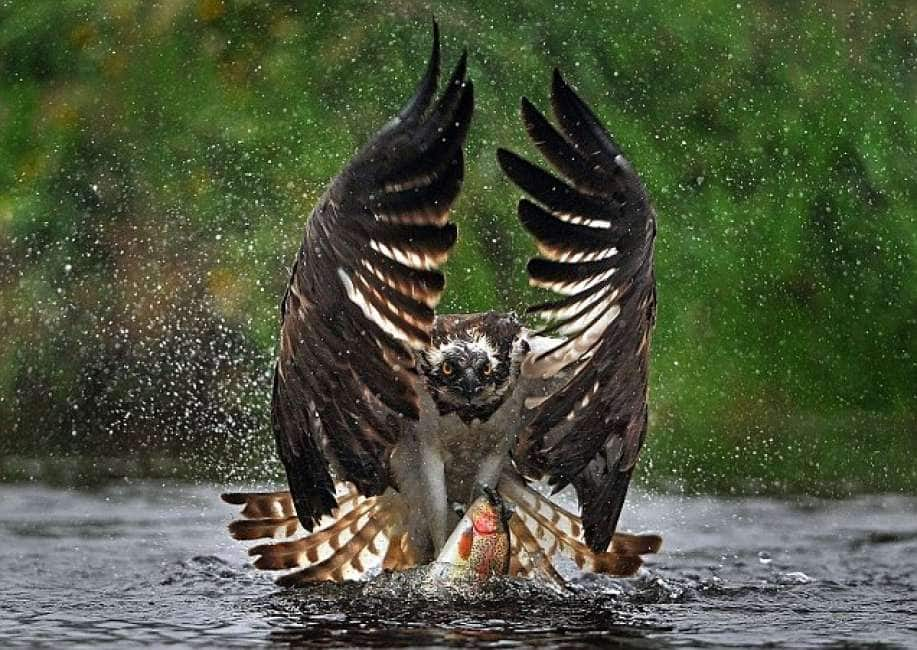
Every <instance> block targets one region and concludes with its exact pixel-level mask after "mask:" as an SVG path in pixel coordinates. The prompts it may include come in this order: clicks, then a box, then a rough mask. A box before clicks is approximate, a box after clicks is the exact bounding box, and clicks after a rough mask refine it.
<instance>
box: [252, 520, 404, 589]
mask: <svg viewBox="0 0 917 650" xmlns="http://www.w3.org/2000/svg"><path fill="white" fill-rule="evenodd" d="M389 517H390V513H389V512H388V511H382V512H381V513H376V515H375V516H374V517H373V516H371V517H368V518H366V519H365V523H364V524H363V526H361V527H359V528H358V529H357V530H356V532H354V533H353V535H352V536H351V537H350V539H348V540H347V542H345V543H344V544H343V545H342V546H341V547H339V548H337V549H335V550H334V552H333V553H332V554H331V555H330V556H328V557H327V558H325V559H324V560H320V561H318V562H315V563H312V564H309V565H308V566H306V567H305V568H303V569H299V570H298V571H294V572H292V573H288V574H286V575H283V576H281V577H280V578H278V579H277V584H278V585H280V586H282V587H291V586H293V585H298V584H303V583H307V582H321V581H328V580H330V581H334V582H343V581H345V580H356V579H358V578H361V577H363V576H364V575H365V574H366V572H367V571H369V570H370V569H373V568H376V567H378V566H380V564H381V563H382V561H383V558H384V556H385V554H386V553H387V551H388V547H389V537H388V535H387V534H386V531H385V529H386V526H387V524H388V520H389ZM360 521H364V520H363V518H362V517H361V518H360V519H358V520H357V522H360ZM256 566H257V564H256ZM259 568H260V567H259Z"/></svg>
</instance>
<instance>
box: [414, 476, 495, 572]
mask: <svg viewBox="0 0 917 650" xmlns="http://www.w3.org/2000/svg"><path fill="white" fill-rule="evenodd" d="M481 491H482V494H481V496H479V497H478V498H477V499H475V500H474V501H473V502H472V504H471V506H469V507H468V510H466V511H465V514H464V515H463V516H462V518H461V520H459V523H458V525H456V527H455V529H454V530H453V531H452V534H451V535H450V536H449V539H447V540H446V544H445V546H443V549H442V551H440V554H439V556H438V557H437V558H436V563H435V565H434V569H433V571H432V576H433V577H435V578H437V579H440V580H444V581H473V582H482V581H486V580H488V579H489V578H492V577H494V576H504V575H507V574H508V573H509V568H510V555H511V552H512V544H511V543H510V525H509V522H510V518H511V517H512V516H513V511H512V510H511V509H510V508H509V506H507V505H506V503H505V502H504V501H503V499H502V498H501V497H500V495H499V494H497V492H496V491H494V490H492V489H490V488H488V487H482V488H481Z"/></svg>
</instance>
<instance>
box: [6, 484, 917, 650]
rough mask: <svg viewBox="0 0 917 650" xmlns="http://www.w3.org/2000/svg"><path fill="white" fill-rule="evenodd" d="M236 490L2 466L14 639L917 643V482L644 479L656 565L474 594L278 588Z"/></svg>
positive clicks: (401, 583) (635, 525) (385, 583)
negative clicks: (797, 487) (738, 494)
mask: <svg viewBox="0 0 917 650" xmlns="http://www.w3.org/2000/svg"><path fill="white" fill-rule="evenodd" d="M219 491H220V490H219V489H218V488H217V487H215V486H200V487H189V486H168V485H166V486H164V485H160V484H150V483H144V484H139V485H122V486H111V487H108V488H105V489H103V490H100V491H92V492H88V491H73V490H61V489H52V488H47V487H41V486H34V485H26V486H0V646H3V647H8V646H13V645H47V646H54V647H57V646H59V645H61V644H62V643H67V644H68V645H87V646H90V645H91V646H98V645H104V644H110V645H117V646H118V647H126V646H131V645H149V644H155V645H168V644H181V645H205V646H214V645H219V646H224V647H235V646H245V647H251V646H262V645H272V644H282V645H310V644H316V645H323V646H327V645H337V646H388V645H422V646H457V645H471V644H474V645H490V646H510V645H522V646H530V645H540V646H558V647H585V646H593V645H597V644H602V645H606V646H607V645H611V646H618V647H639V648H659V647H698V646H699V647H754V646H758V647H760V646H769V647H773V646H780V647H813V646H815V647H832V648H841V647H843V648H851V647H859V646H868V647H877V648H892V647H895V648H897V647H917V614H915V612H917V498H914V497H899V496H864V497H858V498H853V499H849V500H846V501H821V500H807V499H801V500H797V501H792V502H790V501H778V500H769V499H747V498H741V499H740V498H736V499H729V498H701V497H697V498H684V497H674V496H659V495H645V494H635V495H633V498H632V499H631V500H630V503H629V506H628V509H627V511H626V512H625V521H624V525H625V527H629V528H632V529H636V530H639V529H656V530H661V531H663V532H664V534H665V540H666V541H665V545H664V548H663V552H662V553H661V554H660V555H659V556H658V557H656V558H653V559H652V560H651V561H650V563H649V564H648V568H647V571H646V572H645V573H644V575H642V576H641V577H639V578H636V579H633V580H611V579H607V578H604V577H597V578H592V579H583V580H579V581H577V582H576V583H575V584H574V587H575V589H576V593H575V594H573V595H572V596H566V597H565V596H559V595H556V594H553V593H551V592H549V591H546V590H544V589H540V588H537V587H535V586H533V585H531V584H530V583H525V582H519V581H513V580H506V581H503V582H500V583H497V584H494V585H491V586H490V587H489V588H488V589H487V590H485V591H484V592H483V593H481V594H478V595H477V596H474V597H470V596H462V595H461V594H455V593H452V594H449V593H447V594H442V595H440V596H431V594H430V593H429V592H426V591H424V590H422V589H419V588H418V587H417V586H416V585H417V581H416V580H415V576H410V575H408V576H396V577H383V578H378V579H376V580H375V581H373V582H370V583H368V584H357V585H348V586H345V587H339V586H335V585H323V586H319V587H315V588H308V589H298V590H280V589H278V588H276V587H275V586H274V585H273V584H272V582H271V579H270V576H268V575H266V574H263V573H260V572H257V571H255V570H253V569H251V568H249V567H248V566H247V565H246V556H245V555H244V552H243V547H242V546H241V545H240V544H238V543H237V542H234V541H232V540H231V539H229V537H228V535H227V534H226V532H225V525H226V523H227V522H228V521H229V520H230V518H231V517H232V514H233V512H234V510H233V508H231V507H230V506H226V505H224V504H222V503H220V502H219V500H218V498H217V495H218V493H219Z"/></svg>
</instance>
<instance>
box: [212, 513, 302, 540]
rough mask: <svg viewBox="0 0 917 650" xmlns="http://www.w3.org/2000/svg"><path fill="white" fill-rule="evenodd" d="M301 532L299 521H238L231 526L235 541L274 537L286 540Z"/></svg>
mask: <svg viewBox="0 0 917 650" xmlns="http://www.w3.org/2000/svg"><path fill="white" fill-rule="evenodd" d="M298 530H299V519H297V518H296V517H288V518H287V519H237V520H236V521H233V522H231V523H230V524H229V534H230V535H232V537H233V539H238V540H240V541H243V542H245V541H249V540H253V539H262V538H264V537H272V538H274V539H284V538H287V537H293V535H295V534H296V531H298Z"/></svg>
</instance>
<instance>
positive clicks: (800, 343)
mask: <svg viewBox="0 0 917 650" xmlns="http://www.w3.org/2000/svg"><path fill="white" fill-rule="evenodd" d="M494 4H495V3H483V2H474V1H471V0H465V1H460V2H452V3H443V4H438V3H434V4H432V5H430V4H427V3H422V2H411V1H410V0H409V1H407V2H400V3H394V4H392V3H386V2H379V3H365V2H335V3H328V5H327V6H325V7H323V8H318V9H316V8H310V9H301V8H300V6H301V5H300V4H299V3H294V2H287V3H283V2H263V1H255V0H234V1H229V0H227V1H225V2H224V1H221V0H193V1H192V0H185V1H176V2H164V3H148V2H142V1H140V0H99V1H96V0H66V1H58V2H49V1H43V2H30V3H9V2H7V3H2V2H0V331H2V332H3V343H2V345H0V454H4V453H5V454H7V455H12V454H23V455H36V454H41V455H45V454H49V453H50V455H52V456H53V455H66V454H71V453H99V452H104V453H112V445H115V447H114V452H115V455H125V456H131V455H136V454H143V453H144V450H145V449H146V448H155V449H170V450H172V451H173V452H175V451H176V450H177V451H178V453H191V452H189V451H185V450H191V449H195V448H197V447H196V445H197V446H200V445H203V446H205V447H206V448H207V449H208V450H210V452H208V453H210V455H211V456H213V457H214V459H213V460H212V462H211V461H210V460H206V461H202V463H201V464H200V465H198V470H199V472H200V473H202V474H204V473H210V474H216V475H220V474H219V472H220V471H221V470H220V469H219V467H222V468H224V469H225V467H226V466H227V465H229V466H232V465H241V464H243V462H242V461H239V460H236V458H237V457H238V456H239V455H240V451H241V450H242V449H246V450H247V453H250V452H249V451H248V450H250V449H251V447H252V445H255V446H256V447H257V449H258V453H257V454H256V456H257V459H256V461H253V462H256V463H258V464H259V465H258V467H259V468H260V466H261V465H260V464H261V463H263V462H265V459H266V458H269V457H270V455H271V451H270V445H271V442H270V439H269V438H270V434H269V433H268V427H267V425H266V406H267V400H268V392H269V385H268V384H269V378H268V375H267V369H268V367H269V359H270V356H271V351H272V345H273V341H274V336H275V331H276V327H277V307H276V305H277V302H278V298H279V296H280V295H281V293H282V290H283V288H284V283H285V282H286V279H287V272H288V271H287V265H288V264H289V263H290V261H291V260H292V258H293V255H294V254H295V251H296V249H297V247H298V244H299V239H300V237H301V233H302V228H303V224H304V222H305V219H306V217H307V215H308V213H309V210H310V209H311V205H312V203H313V202H314V201H315V199H316V198H317V197H318V195H319V194H320V193H321V192H322V190H323V187H324V186H325V184H326V183H327V181H328V179H329V178H330V177H332V176H333V175H334V174H335V173H337V171H338V170H339V169H340V167H341V166H342V165H343V164H344V163H345V162H346V161H347V160H348V158H349V157H350V156H351V155H352V154H353V152H354V151H355V150H356V148H357V147H359V146H360V145H361V143H363V142H364V141H365V140H366V139H367V138H368V137H369V136H370V135H371V134H372V132H373V131H374V130H375V129H376V128H378V127H379V126H380V125H381V124H383V123H384V122H385V121H386V120H387V119H388V118H389V117H390V116H391V115H392V114H393V113H394V112H395V111H396V110H397V109H398V107H399V106H400V104H401V103H402V102H403V100H404V99H405V98H406V97H407V96H408V95H409V94H410V93H411V92H412V90H413V86H414V83H415V82H416V79H417V78H418V77H419V75H420V73H421V71H422V69H423V65H424V62H425V58H426V55H427V52H428V49H429V38H430V36H429V18H430V15H431V13H435V15H436V16H437V18H438V19H439V21H440V24H441V28H442V31H443V35H444V54H445V60H446V62H447V64H448V63H450V62H452V61H454V60H455V58H456V57H457V56H458V53H459V51H460V48H461V47H468V49H469V51H470V71H471V77H472V78H473V79H474V81H475V84H476V91H477V92H476V96H477V110H476V114H475V120H474V123H473V126H472V131H471V134H470V137H469V144H468V155H467V179H466V184H465V190H464V192H463V194H462V196H461V198H460V199H459V202H458V204H457V206H456V208H455V211H454V217H455V219H456V221H457V222H458V224H459V227H460V232H461V235H460V243H459V246H458V248H457V251H456V252H455V254H454V255H453V257H452V258H451V259H450V262H449V265H448V268H447V275H448V278H449V288H448V289H447V294H446V298H445V301H444V308H445V309H446V310H448V311H471V310H480V309H486V308H491V307H497V308H505V309H517V310H521V309H523V308H524V306H525V304H527V302H528V301H529V300H530V299H532V298H533V297H534V296H535V294H534V293H533V292H532V291H531V290H530V289H528V288H527V287H525V280H524V273H523V272H522V267H523V264H522V262H523V260H524V259H525V258H526V257H527V256H528V255H530V254H531V253H532V246H531V244H530V242H529V241H528V239H527V237H526V236H525V235H524V233H522V232H521V229H520V228H519V227H518V224H517V223H516V217H515V212H514V203H515V198H516V196H517V194H518V192H517V190H515V189H514V188H513V187H512V186H511V185H510V184H509V183H508V182H507V181H506V180H505V179H504V178H503V177H502V175H501V174H500V171H499V169H498V167H497V165H496V161H495V158H494V150H495V148H496V147H497V146H498V145H499V146H507V147H510V148H513V149H515V150H517V151H522V152H525V153H526V154H529V155H531V154H532V147H531V145H530V144H529V143H527V142H526V139H525V136H524V131H523V129H522V126H521V124H520V122H519V119H518V115H517V112H518V103H519V98H520V96H522V95H525V96H528V97H529V98H530V99H532V100H533V101H534V102H535V103H536V105H539V106H541V107H547V90H548V83H549V78H550V77H549V75H550V71H551V68H552V67H553V66H554V65H559V66H560V67H561V68H562V70H563V71H564V72H565V74H566V75H567V77H568V78H569V79H570V80H571V81H572V82H573V83H574V84H576V86H577V87H578V89H579V90H580V91H581V93H582V94H583V96H584V97H585V98H586V99H587V100H588V101H589V102H590V103H592V105H593V106H594V108H595V110H596V112H597V113H598V114H599V115H600V116H602V118H603V119H604V120H605V122H606V124H607V125H608V126H609V128H610V130H611V131H612V132H613V133H614V135H615V137H616V138H617V139H618V140H619V142H620V143H621V144H622V146H623V148H624V150H625V151H626V152H627V153H628V156H629V157H630V158H631V160H632V161H633V162H634V163H635V165H636V166H637V168H638V169H639V170H640V171H641V174H642V175H643V177H644V180H645V181H646V184H647V186H648V187H649V188H650V191H651V193H652V194H653V195H654V198H655V201H656V205H657V209H658V213H659V237H658V240H657V277H658V282H659V300H660V303H659V317H658V326H657V329H656V334H655V339H654V358H653V366H652V391H651V404H652V430H651V434H650V438H649V440H648V457H647V458H646V459H645V460H644V462H643V463H642V466H643V468H644V470H647V469H648V468H650V467H652V468H653V471H652V472H650V471H644V478H646V479H648V480H650V481H655V482H657V483H665V482H668V481H669V480H677V482H678V483H680V484H681V485H684V486H686V487H688V488H697V489H717V490H722V489H739V490H743V489H749V486H752V488H753V489H758V488H762V489H774V490H780V489H793V490H813V489H821V490H826V491H837V490H843V489H847V488H848V487H852V488H862V489H874V490H885V489H908V490H914V489H915V486H917V460H915V456H914V454H913V449H914V448H915V443H917V426H915V424H917V423H915V410H914V404H915V392H914V391H915V389H914V387H915V386H917V366H915V353H917V350H915V340H917V337H915V336H914V334H913V332H914V331H915V325H917V323H915V321H917V295H915V294H917V277H915V265H914V259H915V252H917V228H915V224H914V215H915V214H917V197H915V193H914V181H913V178H914V172H915V170H917V160H915V151H917V112H915V111H914V110H913V103H914V97H915V96H914V87H915V84H914V82H915V78H914V61H915V50H914V40H913V34H914V28H915V22H917V14H915V11H914V8H913V6H912V4H911V3H908V2H890V3H853V2H850V3H844V2H840V3H799V4H795V3H778V2H772V1H768V0H754V1H753V2H741V3H736V2H734V1H733V2H725V1H718V0H711V1H709V2H705V3H692V4H685V5H684V6H678V5H677V4H673V3H663V2H647V1H644V2H628V3H625V2H621V3H613V2H609V3H570V4H569V5H562V4H558V3H554V2H533V3H525V6H523V7H520V6H516V3H505V4H504V5H500V6H494ZM574 4H575V5H576V6H574ZM214 341H217V342H218V343H217V344H214V343H213V342H214ZM189 403H191V404H193V405H194V408H193V409H190V410H189V409H188V408H187V407H185V409H184V410H183V409H182V407H181V404H186V405H187V404H189ZM192 411H193V412H192ZM49 450H50V451H49ZM151 453H152V452H151ZM227 456H228V457H229V458H231V459H232V462H226V458H227ZM185 460H187V459H185ZM220 463H222V465H220ZM218 466H219V467H218ZM259 471H260V470H259Z"/></svg>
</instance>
